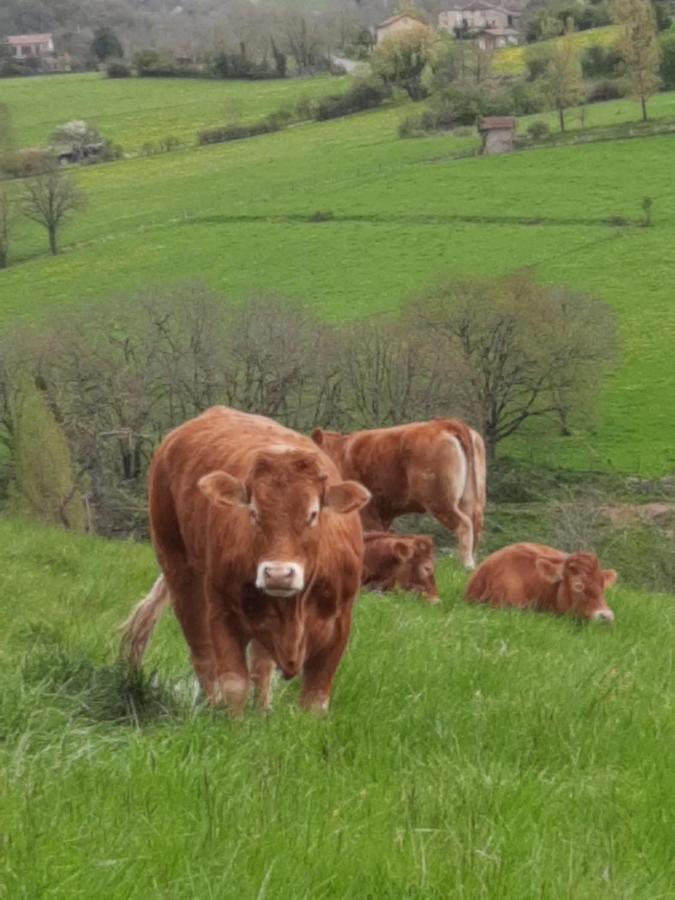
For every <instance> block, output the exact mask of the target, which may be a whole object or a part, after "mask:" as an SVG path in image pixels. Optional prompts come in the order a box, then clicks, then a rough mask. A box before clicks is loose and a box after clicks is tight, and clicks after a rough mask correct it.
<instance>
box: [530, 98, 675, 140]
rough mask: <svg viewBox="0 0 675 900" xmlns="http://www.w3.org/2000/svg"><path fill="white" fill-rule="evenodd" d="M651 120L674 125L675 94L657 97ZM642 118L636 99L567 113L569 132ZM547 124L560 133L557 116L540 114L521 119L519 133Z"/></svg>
mask: <svg viewBox="0 0 675 900" xmlns="http://www.w3.org/2000/svg"><path fill="white" fill-rule="evenodd" d="M648 110H649V119H650V121H654V122H661V121H672V120H673V119H675V91H668V92H667V93H664V94H655V95H654V96H653V97H651V98H650V100H649V104H648ZM641 119H642V114H641V112H640V104H639V103H638V102H637V101H636V100H633V99H628V98H624V99H622V100H608V101H607V102H606V103H589V104H588V105H587V106H577V107H574V108H571V109H569V110H567V112H566V113H565V130H566V131H578V130H579V129H581V128H605V127H607V126H611V125H623V124H624V123H634V122H640V121H641ZM535 120H536V121H542V120H543V121H545V122H547V123H548V125H549V127H550V129H551V131H553V132H555V131H558V130H559V129H560V125H559V124H558V113H557V112H545V113H537V114H536V115H532V116H521V117H520V118H519V119H518V131H519V132H520V133H523V132H525V131H526V130H527V127H528V125H530V124H531V123H532V122H534V121H535Z"/></svg>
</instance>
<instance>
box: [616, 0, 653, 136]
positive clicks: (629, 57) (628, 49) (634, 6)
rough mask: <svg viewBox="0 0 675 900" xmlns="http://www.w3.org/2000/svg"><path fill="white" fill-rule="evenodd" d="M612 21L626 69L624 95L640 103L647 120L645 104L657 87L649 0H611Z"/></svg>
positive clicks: (651, 12)
mask: <svg viewBox="0 0 675 900" xmlns="http://www.w3.org/2000/svg"><path fill="white" fill-rule="evenodd" d="M614 21H615V22H616V24H617V25H618V26H619V39H618V41H617V49H618V51H619V53H620V54H621V57H622V58H623V61H624V65H625V67H626V74H625V82H626V86H627V88H628V93H629V94H631V95H632V96H633V97H636V98H637V99H638V100H639V101H640V105H641V107H642V121H643V122H646V121H647V101H648V100H649V98H650V97H651V95H652V94H653V93H655V92H656V91H657V90H658V89H659V87H660V85H661V77H660V75H659V63H660V54H659V44H658V41H657V39H656V16H655V15H654V7H653V6H652V4H651V3H650V2H649V0H615V3H614Z"/></svg>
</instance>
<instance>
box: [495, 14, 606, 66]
mask: <svg viewBox="0 0 675 900" xmlns="http://www.w3.org/2000/svg"><path fill="white" fill-rule="evenodd" d="M616 37H617V27H616V25H608V26H606V27H605V28H590V29H589V30H588V31H578V32H576V33H575V34H574V43H575V46H576V48H577V51H578V52H579V53H583V52H584V50H586V49H587V48H588V47H593V46H596V45H598V46H601V47H608V46H610V45H611V44H613V43H614V42H615V41H616ZM557 40H559V39H558V38H553V39H552V40H551V41H540V42H539V43H537V44H536V45H528V44H521V45H520V46H518V47H503V48H502V49H501V50H497V51H496V52H495V55H494V60H493V63H492V68H493V69H494V71H495V72H496V73H497V74H499V75H522V74H523V72H524V71H525V54H526V53H527V48H528V46H536V47H537V48H538V47H545V46H546V45H548V44H551V43H555V42H556V41H557Z"/></svg>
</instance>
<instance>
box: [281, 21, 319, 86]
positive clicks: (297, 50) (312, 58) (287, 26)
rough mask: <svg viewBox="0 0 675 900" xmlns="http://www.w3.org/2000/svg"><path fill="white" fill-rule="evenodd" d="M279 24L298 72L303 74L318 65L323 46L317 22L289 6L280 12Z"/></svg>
mask: <svg viewBox="0 0 675 900" xmlns="http://www.w3.org/2000/svg"><path fill="white" fill-rule="evenodd" d="M278 24H279V29H280V31H281V34H282V35H283V37H284V39H285V44H286V49H287V50H288V53H289V54H290V55H291V56H292V57H293V59H294V60H295V64H296V66H297V68H298V72H299V73H300V74H302V73H303V72H305V71H307V70H309V69H312V68H314V67H315V66H316V65H318V63H319V61H320V58H321V53H322V49H323V48H322V40H321V35H320V33H319V29H318V26H317V23H316V22H315V21H314V20H313V19H311V18H309V17H308V16H305V15H304V14H303V13H302V12H299V11H298V10H295V9H290V8H289V9H285V10H283V11H281V12H280V13H279V16H278Z"/></svg>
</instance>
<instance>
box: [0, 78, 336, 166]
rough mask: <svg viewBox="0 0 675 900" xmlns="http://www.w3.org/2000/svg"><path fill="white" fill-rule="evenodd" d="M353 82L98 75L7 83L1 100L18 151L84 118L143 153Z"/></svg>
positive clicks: (190, 140)
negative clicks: (149, 145) (155, 145)
mask: <svg viewBox="0 0 675 900" xmlns="http://www.w3.org/2000/svg"><path fill="white" fill-rule="evenodd" d="M348 81H349V79H347V78H331V77H330V76H321V77H316V78H302V79H300V78H294V79H288V80H286V81H262V82H261V81H258V82H253V81H210V80H208V79H189V78H123V79H107V78H105V77H104V76H103V75H99V74H98V73H97V74H90V73H87V74H76V75H50V76H42V77H39V78H12V79H3V80H2V83H0V102H2V103H6V104H7V105H8V106H9V108H10V110H11V112H12V117H13V121H14V127H15V131H16V140H17V145H18V146H19V147H40V146H44V145H45V144H47V143H48V141H49V136H50V134H51V133H52V132H53V131H54V129H55V128H57V127H58V126H59V125H63V124H64V122H68V121H70V120H71V119H85V120H86V121H87V122H89V123H90V124H91V125H95V126H96V127H97V128H98V129H99V130H100V131H101V134H102V135H103V136H104V137H105V138H108V139H109V140H112V141H114V142H115V143H118V144H120V145H121V146H122V148H123V149H124V150H125V151H126V152H130V153H134V152H138V151H139V150H140V149H141V147H142V146H143V144H145V143H146V142H152V143H157V142H158V141H161V140H162V139H164V138H166V137H168V136H170V135H172V136H173V137H175V138H177V139H178V140H179V141H180V142H181V144H194V143H195V141H196V138H197V132H198V131H200V130H201V129H203V128H212V127H215V126H217V125H222V124H224V123H225V122H227V121H231V120H232V118H233V117H240V118H241V121H243V122H248V121H254V120H257V119H262V118H264V117H265V116H266V115H269V113H272V112H275V111H276V110H278V109H281V108H282V107H286V106H289V105H292V104H294V103H295V102H296V101H297V100H298V99H300V97H307V98H308V99H310V100H312V99H316V98H318V97H322V96H325V95H326V94H332V93H335V94H339V93H341V92H342V91H343V90H344V89H345V87H346V85H347V83H348Z"/></svg>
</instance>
